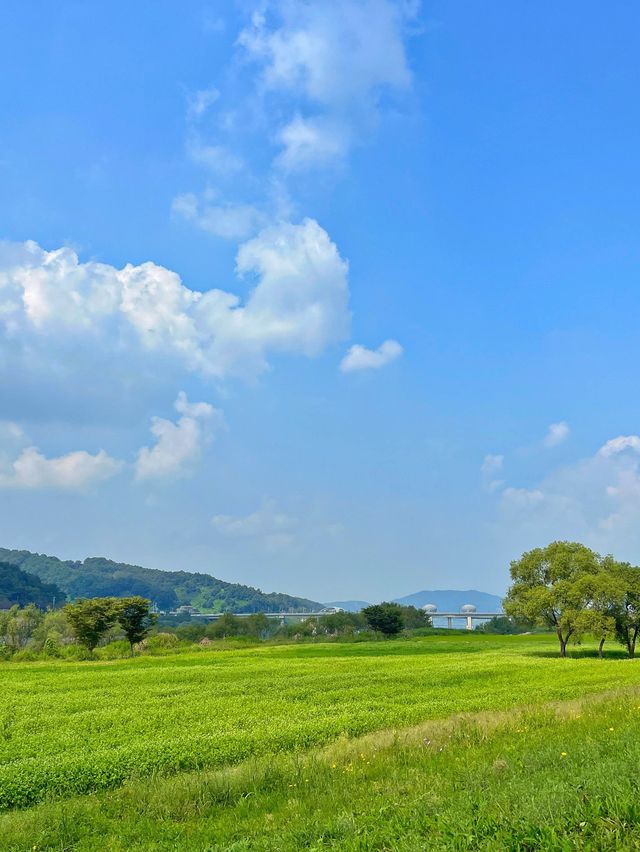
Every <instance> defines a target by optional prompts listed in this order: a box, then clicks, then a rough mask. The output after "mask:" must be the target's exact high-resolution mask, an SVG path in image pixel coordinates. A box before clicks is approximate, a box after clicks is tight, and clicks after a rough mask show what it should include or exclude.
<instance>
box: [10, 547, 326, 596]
mask: <svg viewBox="0 0 640 852" xmlns="http://www.w3.org/2000/svg"><path fill="white" fill-rule="evenodd" d="M0 561H3V562H6V563H9V564H10V565H15V566H17V567H19V568H20V569H21V570H22V571H26V572H28V573H29V574H35V575H36V576H37V577H39V578H40V579H41V580H43V581H44V582H46V583H55V584H56V585H57V586H59V587H60V588H61V589H62V590H63V591H64V592H65V593H66V595H67V596H68V597H69V598H70V599H75V598H79V597H110V596H117V597H127V596H130V595H142V596H143V597H145V598H149V599H150V600H152V601H154V602H155V603H156V604H157V605H158V607H159V608H160V609H164V610H170V609H174V608H175V607H176V606H180V605H181V604H192V605H193V606H197V607H199V608H201V609H203V610H210V611H212V612H224V611H228V610H232V611H233V612H269V611H274V610H276V611H279V610H285V611H288V610H309V609H319V608H320V607H321V604H319V603H317V602H316V601H310V600H307V599H306V598H297V597H291V596H290V595H283V594H277V593H274V594H266V593H265V592H261V591H260V590H259V589H254V588H252V587H251V586H243V585H241V584H239V583H225V582H224V581H223V580H217V579H216V578H215V577H212V576H210V575H209V574H193V573H190V572H188V571H159V570H156V569H152V568H142V567H141V566H140V565H128V564H126V563H124V562H113V561H112V560H111V559H104V558H102V557H92V558H89V559H85V560H84V562H74V561H71V560H61V559H57V558H56V557H55V556H46V555H45V554H40V553H31V552H29V551H28V550H6V549H5V548H0Z"/></svg>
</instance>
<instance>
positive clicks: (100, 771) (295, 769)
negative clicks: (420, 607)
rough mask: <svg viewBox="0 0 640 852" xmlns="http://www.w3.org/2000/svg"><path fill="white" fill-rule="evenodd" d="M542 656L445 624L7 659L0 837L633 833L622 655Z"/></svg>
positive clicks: (359, 845)
mask: <svg viewBox="0 0 640 852" xmlns="http://www.w3.org/2000/svg"><path fill="white" fill-rule="evenodd" d="M555 653H556V646H555V643H554V640H553V638H552V637H548V636H521V637H495V636H494V637H492V636H482V635H478V634H460V633H456V634H450V635H447V636H432V637H424V638H419V639H409V640H397V641H392V642H382V641H381V642H370V643H361V644H346V643H345V644H318V645H302V646H294V645H290V646H275V647H259V648H253V649H245V650H234V651H228V652H215V651H212V652H200V653H197V654H193V655H191V654H187V655H177V656H175V657H171V656H169V657H160V658H149V657H147V658H138V659H134V660H129V661H117V662H100V663H31V664H7V665H5V666H3V667H2V670H1V677H2V682H3V687H4V688H3V690H2V693H1V694H0V797H1V802H2V807H3V808H4V809H5V810H7V811H8V812H7V813H5V814H4V815H1V816H0V844H4V845H0V848H3V849H4V848H6V849H31V848H33V847H34V846H35V847H37V848H38V849H44V848H48V849H95V848H101V849H118V850H119V849H131V848H136V849H145V848H167V849H292V850H293V849H301V848H309V849H324V848H334V849H354V850H355V849H394V850H396V849H407V850H409V849H422V848H443V849H445V848H446V849H467V848H487V849H496V848H509V849H511V848H522V849H527V848H558V849H574V848H593V849H600V848H612V849H614V848H636V847H634V846H632V845H630V846H628V847H626V846H625V847H621V846H620V845H615V844H616V843H618V844H619V840H620V837H624V838H626V839H625V843H626V842H627V840H629V838H631V839H633V838H635V840H636V841H637V843H638V844H640V833H639V832H637V831H636V829H635V827H634V826H635V823H634V820H635V814H636V811H635V809H634V808H635V804H634V802H635V797H636V792H637V790H636V786H637V785H636V782H635V778H636V776H637V766H638V765H639V763H638V759H639V758H640V747H638V746H636V742H637V740H638V736H637V735H638V732H639V729H640V709H639V707H640V697H639V695H640V693H638V694H637V693H636V687H640V660H639V661H630V660H627V659H626V658H624V657H623V656H622V655H621V654H619V653H617V652H616V653H612V655H611V657H610V658H608V659H605V660H598V659H597V658H596V657H595V656H594V655H593V650H592V649H590V648H587V649H585V650H577V651H575V652H574V656H572V657H570V658H568V659H566V660H560V659H557V658H556V657H555ZM611 690H618V694H616V696H614V697H606V698H604V699H603V700H602V701H594V699H593V698H591V699H589V700H588V701H587V703H586V705H585V709H583V710H580V712H578V710H576V706H575V705H573V704H572V705H571V707H570V709H567V708H566V707H565V708H564V709H563V710H562V712H561V715H560V717H558V713H557V711H556V710H555V709H553V710H552V709H550V708H549V706H548V705H549V703H550V702H567V701H570V700H572V699H583V698H584V697H585V696H587V697H588V696H594V695H597V694H599V693H600V694H604V693H607V692H610V691H611ZM620 690H623V691H622V692H620ZM625 690H626V691H625ZM517 708H529V709H527V710H526V712H525V714H524V715H522V713H521V712H520V711H519V710H518V709H517ZM530 708H537V710H535V711H534V712H532V711H531V709H530ZM460 714H466V715H467V718H466V721H465V720H460V719H459V718H458V720H457V721H453V722H452V721H451V717H453V716H456V717H460ZM478 714H481V715H478ZM415 725H421V727H420V728H419V729H417V730H414V731H409V732H408V733H407V732H405V731H404V730H403V729H407V728H409V727H410V726H415ZM611 728H612V729H613V730H610V729H611ZM389 729H397V730H400V731H401V732H400V733H399V734H398V735H397V736H396V737H394V736H393V735H390V734H389V733H388V730H389ZM354 738H360V739H354ZM425 740H430V742H429V743H426V742H425ZM331 743H333V744H332V745H331ZM327 744H330V745H327ZM327 749H328V751H327ZM440 749H442V751H440ZM563 752H566V754H562V753H563ZM234 765H235V768H234ZM194 770H197V771H194ZM149 776H151V777H149ZM88 793H89V794H91V795H86V794H88ZM79 794H82V795H79ZM42 799H46V801H45V802H43V803H41V804H36V803H37V802H38V801H39V800H42ZM581 823H584V825H581ZM627 824H628V825H627ZM625 826H627V827H626V828H625ZM629 826H631V827H629ZM427 836H428V837H429V838H430V840H429V843H430V845H428V846H426V847H425V838H426V837H427ZM590 837H591V839H589V838H590ZM98 838H101V840H100V842H99V843H98ZM593 838H595V840H594V839H593ZM629 842H630V841H629ZM580 843H583V846H580V845H579V844H580ZM589 843H591V844H592V845H591V846H589ZM505 844H506V845H505ZM509 844H511V845H509ZM517 844H520V845H517ZM527 844H529V845H527ZM554 844H555V845H554ZM563 844H564V845H563ZM598 844H600V845H598ZM606 844H610V846H607V845H606ZM638 848H640V847H638Z"/></svg>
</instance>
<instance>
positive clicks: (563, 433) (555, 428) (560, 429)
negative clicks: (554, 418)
mask: <svg viewBox="0 0 640 852" xmlns="http://www.w3.org/2000/svg"><path fill="white" fill-rule="evenodd" d="M570 432H571V429H570V428H569V424H568V423H567V422H566V421H565V420H561V421H560V422H559V423H551V425H550V426H549V428H548V430H547V434H546V435H545V439H544V445H545V447H557V446H558V444H562V443H563V442H564V441H566V440H567V438H568V437H569V433H570Z"/></svg>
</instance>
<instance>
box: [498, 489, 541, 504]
mask: <svg viewBox="0 0 640 852" xmlns="http://www.w3.org/2000/svg"><path fill="white" fill-rule="evenodd" d="M502 499H503V501H504V502H505V503H508V504H511V505H512V506H517V507H518V508H529V507H531V506H535V505H536V504H537V503H540V502H541V501H542V500H544V494H543V493H542V491H540V490H539V489H538V488H531V489H530V488H505V489H504V491H503V492H502Z"/></svg>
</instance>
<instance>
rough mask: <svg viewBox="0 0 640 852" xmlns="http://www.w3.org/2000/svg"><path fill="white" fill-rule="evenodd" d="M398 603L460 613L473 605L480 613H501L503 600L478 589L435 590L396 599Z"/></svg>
mask: <svg viewBox="0 0 640 852" xmlns="http://www.w3.org/2000/svg"><path fill="white" fill-rule="evenodd" d="M394 600H395V601H396V602H397V603H401V604H406V605H411V606H416V607H421V606H424V605H425V604H435V606H437V607H438V609H439V610H440V611H441V612H459V610H460V607H462V606H464V605H465V604H473V605H474V606H476V607H477V608H478V612H501V611H502V598H500V597H498V595H491V594H489V593H488V592H479V591H478V590H477V589H467V590H466V591H460V590H459V589H434V590H431V591H428V590H424V591H422V592H414V594H412V595H406V596H405V597H403V598H395V599H394Z"/></svg>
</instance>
